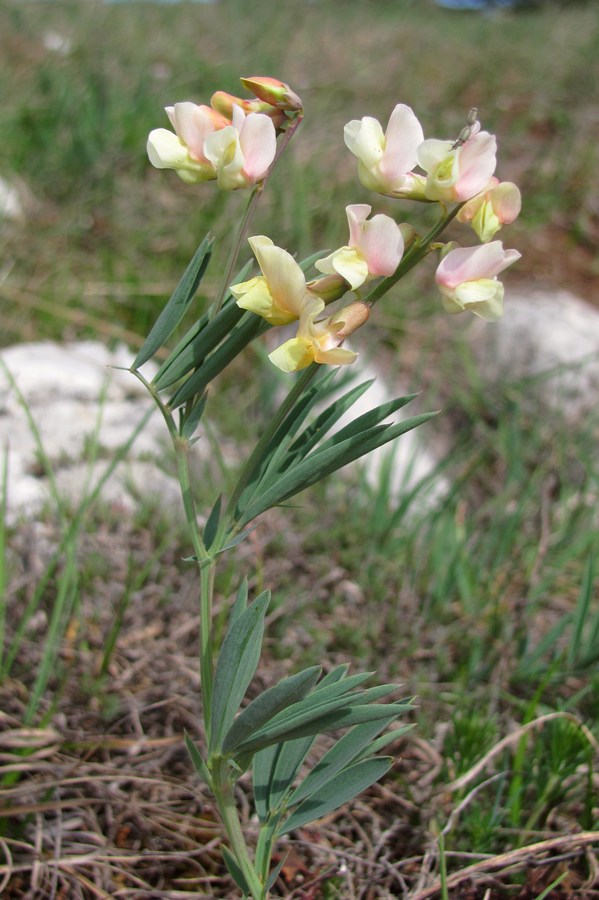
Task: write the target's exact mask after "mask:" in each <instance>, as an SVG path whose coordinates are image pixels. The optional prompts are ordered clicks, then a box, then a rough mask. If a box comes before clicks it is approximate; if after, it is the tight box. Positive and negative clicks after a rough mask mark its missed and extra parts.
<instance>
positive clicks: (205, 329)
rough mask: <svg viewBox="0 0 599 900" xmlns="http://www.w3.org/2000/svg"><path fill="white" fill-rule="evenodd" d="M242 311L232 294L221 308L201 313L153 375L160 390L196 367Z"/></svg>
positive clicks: (234, 323) (237, 319)
mask: <svg viewBox="0 0 599 900" xmlns="http://www.w3.org/2000/svg"><path fill="white" fill-rule="evenodd" d="M243 315H244V310H243V309H240V308H239V307H238V306H237V304H236V303H235V302H234V300H233V298H232V297H231V298H230V299H229V301H228V302H227V303H225V304H224V305H223V307H222V309H221V310H220V311H219V312H218V313H217V314H216V316H214V318H212V319H211V318H210V313H209V312H207V313H204V315H203V316H202V317H201V319H200V320H199V321H198V322H196V323H194V325H192V326H191V328H190V329H189V331H188V332H187V334H186V335H184V337H183V338H182V339H181V340H180V341H179V343H178V344H177V346H176V347H175V349H174V350H173V351H172V353H171V354H170V355H169V357H168V359H167V360H166V361H165V363H164V364H163V365H162V366H161V367H160V369H159V370H158V372H157V373H156V375H155V376H154V378H153V384H154V385H155V386H156V387H157V388H158V390H160V391H162V390H164V389H165V388H167V387H170V386H171V385H172V384H174V383H175V382H176V381H179V380H180V379H181V378H183V376H184V375H187V373H188V372H191V370H192V369H196V368H198V367H199V366H200V365H201V364H202V363H203V361H204V360H205V359H206V357H207V356H208V354H209V353H211V352H212V350H214V348H215V347H216V346H217V345H218V344H220V342H221V341H222V340H223V339H224V338H225V337H226V336H227V335H228V334H229V333H230V331H231V330H232V329H233V328H234V327H235V325H236V324H237V323H238V322H239V320H240V319H241V317H242V316H243Z"/></svg>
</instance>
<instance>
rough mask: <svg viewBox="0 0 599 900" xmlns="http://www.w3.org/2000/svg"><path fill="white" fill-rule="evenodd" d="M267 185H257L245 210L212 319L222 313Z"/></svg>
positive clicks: (263, 183) (213, 308) (212, 310)
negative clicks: (234, 271)
mask: <svg viewBox="0 0 599 900" xmlns="http://www.w3.org/2000/svg"><path fill="white" fill-rule="evenodd" d="M265 184H266V180H264V181H261V182H260V183H259V184H257V185H256V186H255V188H254V190H253V191H252V194H251V196H250V199H249V200H248V203H247V206H246V208H245V212H244V214H243V218H242V219H241V222H240V223H239V228H238V229H237V234H236V236H235V241H234V243H233V246H232V247H231V251H230V253H229V258H228V260H227V265H226V268H225V274H224V277H223V280H222V283H221V286H220V290H219V292H218V296H217V298H216V303H215V304H214V306H213V307H212V309H211V311H210V318H211V319H213V318H214V316H216V315H217V313H218V312H219V311H220V308H221V306H222V305H223V303H224V300H225V297H226V296H227V289H228V287H229V282H230V281H231V278H232V276H233V270H234V269H235V264H236V262H237V257H238V256H239V251H240V250H241V245H242V244H243V242H244V240H245V236H246V234H247V232H248V229H249V227H250V222H251V220H252V216H253V215H254V212H255V210H256V207H257V206H258V201H259V199H260V197H261V196H262V192H263V190H264V185H265Z"/></svg>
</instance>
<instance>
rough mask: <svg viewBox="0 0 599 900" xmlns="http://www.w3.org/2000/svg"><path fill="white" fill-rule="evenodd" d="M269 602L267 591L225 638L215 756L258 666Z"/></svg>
mask: <svg viewBox="0 0 599 900" xmlns="http://www.w3.org/2000/svg"><path fill="white" fill-rule="evenodd" d="M269 601H270V592H269V591H264V593H262V594H260V596H259V597H257V598H256V599H255V600H254V602H253V603H252V604H251V605H250V606H248V608H247V609H246V610H245V612H243V613H241V615H240V616H238V617H237V618H236V619H235V621H234V622H233V623H232V625H231V626H230V628H229V630H228V631H227V634H226V635H225V639H224V641H223V643H222V647H221V649H220V653H219V654H218V661H217V664H216V672H215V675H214V694H213V698H212V713H211V728H210V735H211V740H210V752H211V753H213V752H215V751H218V750H220V747H221V743H222V739H223V737H224V735H225V734H226V733H227V731H228V730H229V728H230V727H231V725H232V723H233V719H234V717H235V713H236V712H237V710H238V709H239V704H240V703H241V701H242V699H243V697H244V695H245V692H246V690H247V688H248V685H249V683H250V681H251V680H252V677H253V675H254V673H255V671H256V668H257V666H258V660H259V658H260V650H261V647H262V635H263V633H264V616H265V615H266V610H267V607H268V604H269Z"/></svg>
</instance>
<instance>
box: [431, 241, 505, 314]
mask: <svg viewBox="0 0 599 900" xmlns="http://www.w3.org/2000/svg"><path fill="white" fill-rule="evenodd" d="M520 256H521V254H520V253H518V251H517V250H504V249H503V244H502V243H501V241H492V242H491V243H490V244H482V245H481V246H478V247H459V248H458V249H457V250H450V251H449V253H448V254H447V255H446V256H445V257H444V258H443V259H442V260H441V262H440V263H439V266H438V268H437V273H436V275H435V281H436V283H437V285H438V287H439V290H440V291H441V296H442V300H443V306H444V307H445V309H446V311H447V312H449V313H460V312H463V311H464V310H469V311H470V312H472V313H474V315H475V316H480V318H481V319H485V320H486V321H487V322H495V321H496V320H497V319H500V318H501V316H502V315H503V294H504V289H503V285H502V283H501V282H500V281H497V275H498V274H499V273H500V272H502V271H503V270H504V269H506V268H507V267H508V266H510V265H511V264H512V263H513V262H516V260H517V259H520Z"/></svg>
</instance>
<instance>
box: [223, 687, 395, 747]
mask: <svg viewBox="0 0 599 900" xmlns="http://www.w3.org/2000/svg"><path fill="white" fill-rule="evenodd" d="M405 709H406V706H405V704H404V703H401V702H398V703H387V704H380V703H374V704H373V703H370V704H360V702H359V697H358V698H356V700H355V702H354V703H353V704H351V703H349V704H348V703H344V704H343V705H341V704H340V703H338V704H337V705H333V703H331V704H329V708H328V709H321V710H320V712H317V711H314V712H306V713H305V714H304V715H303V716H301V717H299V716H298V717H297V719H295V720H292V721H282V722H280V723H278V724H277V725H272V724H269V725H267V726H265V727H264V728H261V729H259V730H258V731H257V732H256V733H255V734H254V735H253V736H252V737H250V738H248V740H247V741H244V742H243V743H242V744H241V745H240V746H239V747H238V748H237V750H236V754H235V755H236V756H237V755H239V756H240V757H244V756H245V755H247V754H250V753H255V752H256V751H257V750H262V749H263V748H264V747H268V745H269V744H273V743H278V742H279V741H290V740H295V738H299V737H308V736H309V735H315V734H322V733H324V732H326V731H333V730H335V729H337V728H349V727H350V726H351V725H359V724H361V723H362V722H371V721H373V720H375V719H385V718H388V717H389V716H390V715H393V713H394V712H396V713H397V714H398V715H400V714H401V713H402V712H404V711H405Z"/></svg>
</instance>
